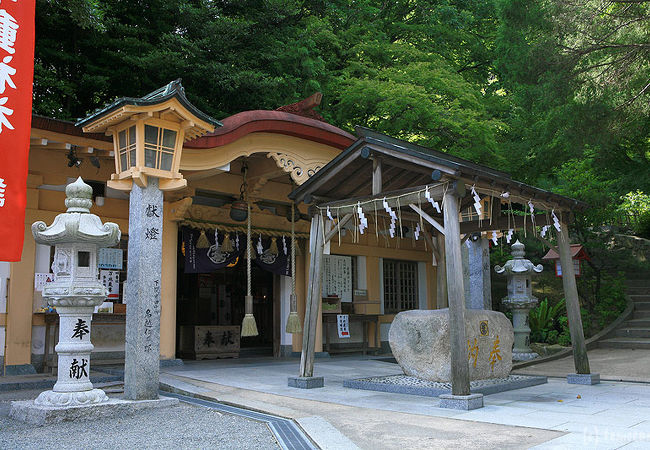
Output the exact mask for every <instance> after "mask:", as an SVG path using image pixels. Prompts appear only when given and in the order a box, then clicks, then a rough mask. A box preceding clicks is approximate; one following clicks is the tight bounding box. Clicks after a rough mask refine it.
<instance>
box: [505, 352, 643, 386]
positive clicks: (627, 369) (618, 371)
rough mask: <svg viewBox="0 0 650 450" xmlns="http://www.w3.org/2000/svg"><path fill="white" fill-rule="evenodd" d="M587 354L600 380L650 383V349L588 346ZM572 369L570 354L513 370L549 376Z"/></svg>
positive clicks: (565, 372) (558, 374)
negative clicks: (590, 347) (589, 348)
mask: <svg viewBox="0 0 650 450" xmlns="http://www.w3.org/2000/svg"><path fill="white" fill-rule="evenodd" d="M588 355H589V366H590V368H591V371H592V372H594V373H600V378H601V380H603V379H604V380H617V381H639V382H645V383H650V370H649V369H650V350H642V349H637V350H634V349H611V348H596V349H594V350H589V352H588ZM574 372H575V368H574V365H573V356H572V355H569V356H567V357H566V358H562V359H556V360H555V361H549V362H545V363H541V364H535V365H534V366H528V367H524V368H523V369H516V370H513V373H521V374H526V375H546V376H549V377H566V375H567V374H568V373H574ZM649 391H650V389H649Z"/></svg>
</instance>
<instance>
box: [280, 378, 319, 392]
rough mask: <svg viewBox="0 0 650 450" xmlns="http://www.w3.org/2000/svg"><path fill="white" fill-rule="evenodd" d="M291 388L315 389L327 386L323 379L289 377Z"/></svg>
mask: <svg viewBox="0 0 650 450" xmlns="http://www.w3.org/2000/svg"><path fill="white" fill-rule="evenodd" d="M288 386H289V387H294V388H298V389H315V388H322V387H323V386H325V379H324V378H323V377H289V384H288Z"/></svg>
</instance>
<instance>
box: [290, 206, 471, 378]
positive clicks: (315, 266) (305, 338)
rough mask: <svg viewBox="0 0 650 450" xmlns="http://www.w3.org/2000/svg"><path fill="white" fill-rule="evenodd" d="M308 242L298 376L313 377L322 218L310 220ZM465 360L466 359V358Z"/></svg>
mask: <svg viewBox="0 0 650 450" xmlns="http://www.w3.org/2000/svg"><path fill="white" fill-rule="evenodd" d="M309 235H310V236H311V239H310V242H309V252H310V259H309V285H308V286H307V299H306V303H305V324H304V326H303V334H302V351H301V353H300V376H301V377H311V376H313V375H314V351H315V346H316V327H317V325H318V310H319V308H320V302H321V263H322V260H323V218H322V217H321V215H320V214H316V215H315V216H313V217H312V219H311V229H310V230H309ZM466 359H467V358H466Z"/></svg>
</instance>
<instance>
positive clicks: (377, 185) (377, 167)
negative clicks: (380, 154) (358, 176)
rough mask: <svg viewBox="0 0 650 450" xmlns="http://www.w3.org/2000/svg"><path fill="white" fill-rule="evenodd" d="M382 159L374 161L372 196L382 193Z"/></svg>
mask: <svg viewBox="0 0 650 450" xmlns="http://www.w3.org/2000/svg"><path fill="white" fill-rule="evenodd" d="M381 189H382V182H381V159H379V158H374V159H373V160H372V195H377V194H379V193H381Z"/></svg>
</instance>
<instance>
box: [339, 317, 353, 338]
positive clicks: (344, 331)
mask: <svg viewBox="0 0 650 450" xmlns="http://www.w3.org/2000/svg"><path fill="white" fill-rule="evenodd" d="M336 325H337V326H336V328H337V329H338V331H339V337H340V338H349V337H350V316H348V315H347V314H337V315H336Z"/></svg>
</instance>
